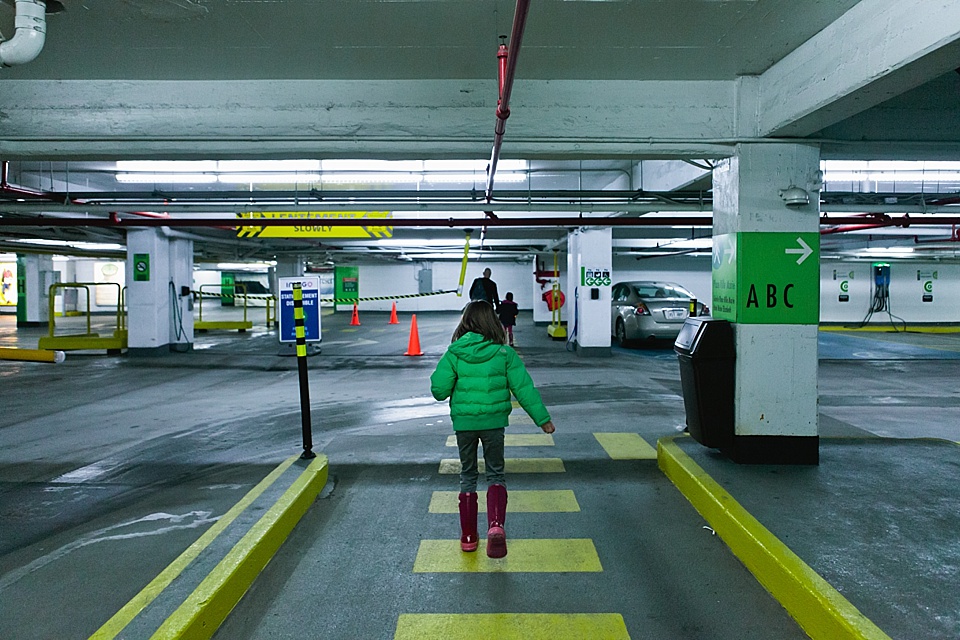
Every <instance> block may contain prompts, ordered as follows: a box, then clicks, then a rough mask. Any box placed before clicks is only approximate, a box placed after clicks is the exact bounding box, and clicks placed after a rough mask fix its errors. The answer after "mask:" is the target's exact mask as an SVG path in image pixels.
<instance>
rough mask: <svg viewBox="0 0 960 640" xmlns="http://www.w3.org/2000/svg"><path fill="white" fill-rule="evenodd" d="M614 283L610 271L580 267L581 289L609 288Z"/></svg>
mask: <svg viewBox="0 0 960 640" xmlns="http://www.w3.org/2000/svg"><path fill="white" fill-rule="evenodd" d="M612 283H613V280H612V279H611V278H610V269H591V268H588V267H580V286H581V287H609V286H610V285H611V284H612Z"/></svg>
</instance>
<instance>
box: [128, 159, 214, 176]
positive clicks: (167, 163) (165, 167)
mask: <svg viewBox="0 0 960 640" xmlns="http://www.w3.org/2000/svg"><path fill="white" fill-rule="evenodd" d="M216 170H217V162H216V161H215V160H118V161H117V171H123V172H127V171H144V172H150V173H203V172H207V171H216Z"/></svg>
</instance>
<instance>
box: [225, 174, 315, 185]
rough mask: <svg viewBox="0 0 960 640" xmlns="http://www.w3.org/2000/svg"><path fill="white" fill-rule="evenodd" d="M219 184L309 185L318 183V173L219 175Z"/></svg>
mask: <svg viewBox="0 0 960 640" xmlns="http://www.w3.org/2000/svg"><path fill="white" fill-rule="evenodd" d="M217 178H218V179H219V181H220V182H226V183H232V184H311V183H314V182H320V174H319V173H221V174H220V175H219V176H217Z"/></svg>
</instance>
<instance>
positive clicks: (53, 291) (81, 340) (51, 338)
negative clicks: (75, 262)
mask: <svg viewBox="0 0 960 640" xmlns="http://www.w3.org/2000/svg"><path fill="white" fill-rule="evenodd" d="M91 287H116V288H117V318H116V320H117V322H116V328H115V329H114V330H113V332H112V333H113V335H112V336H111V337H101V336H100V334H98V333H94V332H93V326H92V316H93V313H92V311H91V309H90V306H91V305H90V289H91ZM67 289H77V290H80V289H83V291H84V293H86V296H87V300H86V302H87V308H86V311H85V313H84V315H85V316H86V320H87V330H86V333H80V334H70V335H59V336H58V335H57V327H56V312H55V306H56V297H57V291H58V290H67ZM125 289H126V287H121V286H120V284H119V283H116V282H55V283H53V284H52V285H50V290H49V297H50V299H49V303H48V304H49V307H48V312H49V320H48V322H49V327H50V331H49V335H47V336H44V337H43V338H40V344H39V346H40V348H41V349H64V350H70V349H107V351H108V352H109V351H119V350H120V349H125V348H126V346H127V331H126V317H125V315H124V312H123V308H124V298H125V295H124V293H125ZM64 312H66V310H64Z"/></svg>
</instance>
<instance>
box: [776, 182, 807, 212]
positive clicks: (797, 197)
mask: <svg viewBox="0 0 960 640" xmlns="http://www.w3.org/2000/svg"><path fill="white" fill-rule="evenodd" d="M780 197H781V198H783V201H784V202H785V203H786V205H787V206H788V207H802V206H804V205H807V204H810V194H809V193H807V192H806V191H804V190H803V189H801V188H800V187H798V186H796V185H793V184H792V185H790V186H789V187H787V188H786V189H781V190H780Z"/></svg>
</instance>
